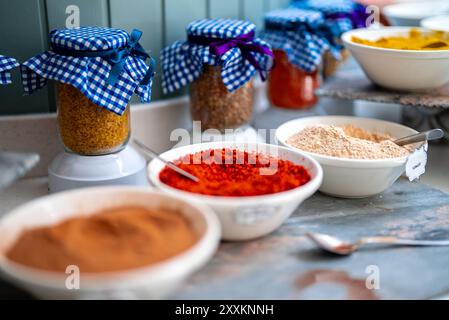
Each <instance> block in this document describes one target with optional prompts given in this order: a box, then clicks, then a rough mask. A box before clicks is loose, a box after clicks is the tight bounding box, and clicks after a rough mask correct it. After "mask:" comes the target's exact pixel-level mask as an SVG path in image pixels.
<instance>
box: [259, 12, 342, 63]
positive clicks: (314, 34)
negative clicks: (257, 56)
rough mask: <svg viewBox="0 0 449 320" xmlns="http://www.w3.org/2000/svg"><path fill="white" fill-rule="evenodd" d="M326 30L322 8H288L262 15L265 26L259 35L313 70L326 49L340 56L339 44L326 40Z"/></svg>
mask: <svg viewBox="0 0 449 320" xmlns="http://www.w3.org/2000/svg"><path fill="white" fill-rule="evenodd" d="M328 32H329V30H328V28H327V27H326V26H325V25H324V16H323V14H322V13H321V12H318V11H311V10H301V9H296V8H288V9H280V10H274V11H271V12H269V13H267V14H266V15H265V30H264V32H263V33H262V34H261V38H263V39H264V40H265V41H267V42H268V43H270V44H271V46H272V47H273V49H278V50H282V51H284V52H285V53H286V54H287V57H288V59H289V61H290V62H291V63H292V64H294V65H296V66H297V67H299V68H301V69H303V70H304V71H306V72H313V71H315V70H316V69H317V68H318V66H319V65H320V63H321V60H322V56H323V53H324V52H326V51H327V50H330V51H331V52H332V54H333V55H334V56H335V57H336V58H337V59H338V58H340V50H339V49H340V47H339V46H335V45H333V44H332V43H331V42H330V41H329V40H328V36H327V33H328Z"/></svg>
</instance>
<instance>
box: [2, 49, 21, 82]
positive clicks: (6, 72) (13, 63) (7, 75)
mask: <svg viewBox="0 0 449 320" xmlns="http://www.w3.org/2000/svg"><path fill="white" fill-rule="evenodd" d="M18 66H19V63H18V62H17V60H16V59H14V58H10V57H5V56H2V55H0V84H10V83H11V70H12V69H14V68H17V67H18Z"/></svg>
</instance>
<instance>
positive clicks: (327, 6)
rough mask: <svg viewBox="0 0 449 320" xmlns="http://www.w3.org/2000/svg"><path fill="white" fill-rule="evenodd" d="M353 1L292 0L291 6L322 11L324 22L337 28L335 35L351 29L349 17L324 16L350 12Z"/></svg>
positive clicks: (352, 7) (352, 8)
mask: <svg viewBox="0 0 449 320" xmlns="http://www.w3.org/2000/svg"><path fill="white" fill-rule="evenodd" d="M354 6H355V2H354V1H352V0H293V1H292V7H295V8H300V9H306V10H315V11H319V12H322V13H323V15H324V16H325V22H324V23H325V24H327V25H329V26H334V28H335V27H336V28H337V30H338V31H337V36H340V35H341V34H343V33H344V32H346V31H349V30H352V29H353V25H352V21H351V19H349V18H338V19H334V18H326V16H327V15H332V14H338V13H351V12H352V11H353V10H354Z"/></svg>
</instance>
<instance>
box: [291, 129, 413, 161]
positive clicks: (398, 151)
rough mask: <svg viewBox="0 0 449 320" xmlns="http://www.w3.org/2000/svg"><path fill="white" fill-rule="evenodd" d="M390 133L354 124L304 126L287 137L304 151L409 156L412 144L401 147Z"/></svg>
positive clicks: (343, 155) (371, 156)
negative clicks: (378, 131)
mask: <svg viewBox="0 0 449 320" xmlns="http://www.w3.org/2000/svg"><path fill="white" fill-rule="evenodd" d="M392 140H393V138H392V137H391V136H390V135H389V134H382V133H372V132H369V131H366V130H363V129H361V128H358V127H355V126H353V125H344V126H341V127H338V126H329V125H315V126H310V127H306V128H304V129H303V130H301V131H300V132H298V133H296V134H294V135H293V136H291V137H290V138H288V139H287V141H286V142H287V144H289V145H291V146H293V147H296V148H298V149H301V150H303V151H307V152H312V153H318V154H322V155H326V156H331V157H338V158H350V159H387V158H396V157H404V156H408V155H409V154H410V152H411V150H413V149H412V148H413V146H412V147H410V146H405V147H400V146H398V145H397V144H395V143H394V142H393V141H392Z"/></svg>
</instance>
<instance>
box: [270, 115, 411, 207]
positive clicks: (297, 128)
mask: <svg viewBox="0 0 449 320" xmlns="http://www.w3.org/2000/svg"><path fill="white" fill-rule="evenodd" d="M414 133H417V131H416V130H413V129H411V128H408V127H406V126H403V125H400V124H397V123H393V122H388V121H382V120H377V119H368V118H359V117H347V116H321V117H308V118H301V119H296V120H292V121H289V122H287V123H284V124H283V125H281V126H280V127H279V128H278V129H277V130H276V139H277V141H278V143H279V144H281V145H284V146H287V147H289V148H292V149H293V150H300V151H302V152H305V153H307V154H309V155H310V156H312V157H313V158H314V159H315V160H317V161H318V162H319V163H320V164H321V166H322V167H323V171H324V180H323V184H322V187H321V188H320V191H321V192H323V193H326V194H329V195H333V196H337V197H344V198H364V197H369V196H373V195H376V194H379V193H381V192H383V191H385V190H386V189H388V188H389V187H390V186H391V185H392V184H393V183H394V182H395V181H396V180H397V179H398V178H399V177H400V176H401V175H402V174H403V173H404V171H405V164H406V162H407V158H408V156H409V155H410V154H411V153H412V152H413V150H414V149H415V148H416V147H418V145H412V146H406V147H400V146H398V145H396V144H395V143H394V142H393V140H395V139H397V138H401V137H404V136H407V135H411V134H414Z"/></svg>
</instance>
